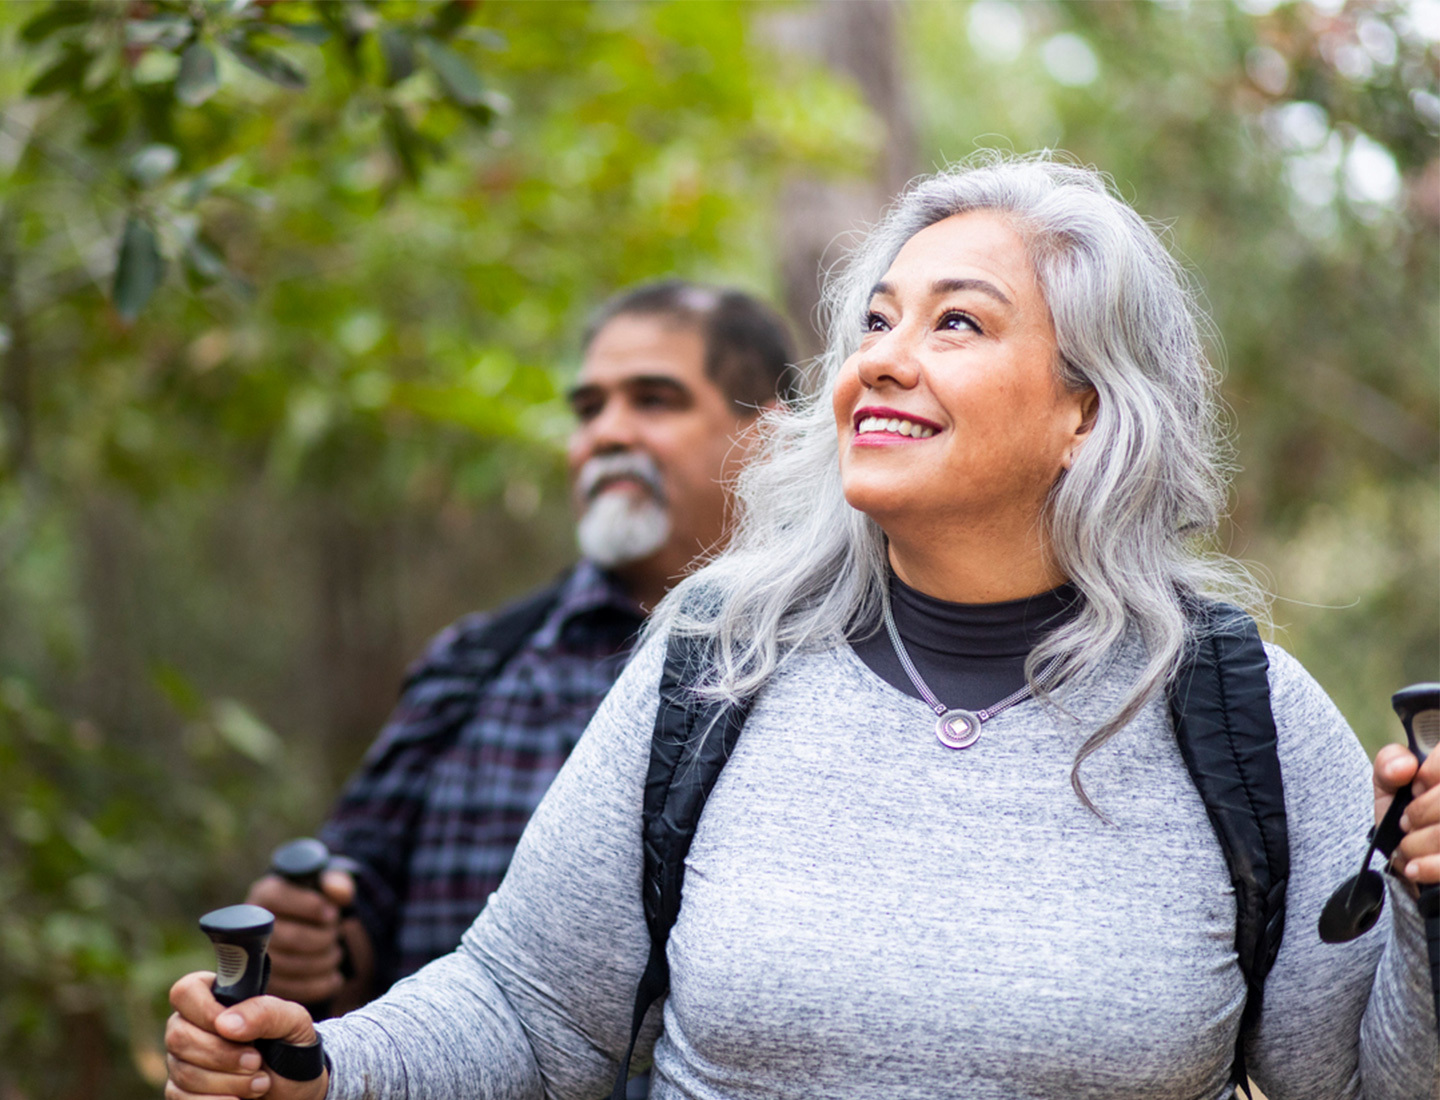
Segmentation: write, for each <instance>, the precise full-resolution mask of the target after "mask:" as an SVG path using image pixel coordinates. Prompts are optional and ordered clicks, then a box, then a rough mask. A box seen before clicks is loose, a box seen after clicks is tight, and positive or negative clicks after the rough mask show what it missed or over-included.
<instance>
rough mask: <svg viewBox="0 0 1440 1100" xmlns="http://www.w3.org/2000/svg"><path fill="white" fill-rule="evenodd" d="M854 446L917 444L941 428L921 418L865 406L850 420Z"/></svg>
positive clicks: (896, 410)
mask: <svg viewBox="0 0 1440 1100" xmlns="http://www.w3.org/2000/svg"><path fill="white" fill-rule="evenodd" d="M853 423H854V426H855V436H854V439H853V440H852V442H853V443H854V444H855V445H856V446H862V447H863V446H871V445H875V444H892V443H918V442H920V441H921V440H925V439H929V438H930V437H931V436H933V435H935V434H936V433H937V432H939V431H940V430H941V426H940V425H939V424H936V423H935V422H934V421H933V420H926V419H925V418H924V417H923V416H915V415H914V414H912V413H905V412H901V411H900V410H899V409H891V408H885V407H883V406H873V405H871V406H866V407H865V408H863V409H860V410H858V411H857V412H856V413H855V417H854V421H853Z"/></svg>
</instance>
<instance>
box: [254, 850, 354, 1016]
mask: <svg viewBox="0 0 1440 1100" xmlns="http://www.w3.org/2000/svg"><path fill="white" fill-rule="evenodd" d="M328 866H330V849H329V848H327V847H326V846H325V842H324V841H320V840H316V839H315V838H314V837H309V836H302V837H298V838H296V839H295V840H287V841H286V842H285V843H284V844H282V845H280V847H278V848H276V849H275V851H273V852H272V853H271V854H270V870H271V872H272V873H274V874H277V875H279V876H280V877H281V878H283V879H284V880H285V881H286V882H289V883H291V884H292V885H295V886H299V887H300V888H301V889H303V890H314V891H315V892H316V893H317V894H322V895H323V893H324V891H323V890H322V889H321V888H320V872H322V871H324V870H325V868H327V867H328ZM340 974H341V976H342V977H344V978H352V977H354V976H355V964H354V962H353V961H351V958H350V947H349V944H347V943H346V942H345V937H344V936H343V935H342V936H341V937H340ZM305 1009H306V1011H307V1012H309V1013H310V1016H311V1018H312V1019H315V1020H328V1019H329V1018H330V1017H331V1016H332V1015H334V1009H335V1001H334V999H333V998H326V999H325V1000H323V1001H317V1002H316V1003H315V1004H311V1005H306V1006H305Z"/></svg>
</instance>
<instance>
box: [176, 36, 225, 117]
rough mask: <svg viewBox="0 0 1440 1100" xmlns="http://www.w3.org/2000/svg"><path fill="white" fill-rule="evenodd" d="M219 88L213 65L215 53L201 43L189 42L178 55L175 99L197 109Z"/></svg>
mask: <svg viewBox="0 0 1440 1100" xmlns="http://www.w3.org/2000/svg"><path fill="white" fill-rule="evenodd" d="M219 88H220V71H219V68H218V66H217V65H216V64H215V51H214V50H212V49H211V48H210V47H209V46H207V45H205V44H204V43H202V42H191V43H190V45H188V46H186V47H185V52H184V53H183V54H181V55H180V73H179V75H178V76H176V77H175V98H176V99H178V100H179V101H180V102H181V103H183V104H185V106H187V107H198V106H200V104H202V103H204V102H205V101H206V100H207V99H209V98H210V97H211V96H212V95H214V94H215V93H216V91H218V90H219Z"/></svg>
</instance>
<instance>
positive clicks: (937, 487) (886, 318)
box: [834, 210, 1094, 549]
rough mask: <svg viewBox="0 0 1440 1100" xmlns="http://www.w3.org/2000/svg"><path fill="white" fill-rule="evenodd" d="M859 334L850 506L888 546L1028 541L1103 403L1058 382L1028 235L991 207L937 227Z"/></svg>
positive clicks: (849, 393)
mask: <svg viewBox="0 0 1440 1100" xmlns="http://www.w3.org/2000/svg"><path fill="white" fill-rule="evenodd" d="M857 320H858V319H857ZM863 323H864V325H865V331H864V336H863V339H862V341H861V344H860V349H859V350H858V351H857V352H856V353H855V354H854V355H852V356H851V357H850V358H849V359H847V360H846V361H845V364H844V366H843V367H842V368H841V371H840V376H839V379H838V380H837V382H836V386H835V397H834V407H835V423H836V428H837V430H838V431H839V437H840V472H841V479H842V484H843V486H844V491H845V499H846V500H847V501H849V502H850V504H851V506H853V507H855V508H858V509H859V510H860V511H862V512H864V513H866V514H867V515H869V516H870V517H871V518H873V519H874V520H876V522H878V523H879V524H880V526H881V527H882V528H883V529H884V530H885V531H886V532H887V533H888V534H890V536H891V538H892V541H893V540H894V539H895V538H896V535H897V532H900V531H904V532H906V533H907V534H918V535H921V537H926V538H931V537H942V538H943V537H946V536H948V535H952V534H954V533H956V532H960V531H964V532H966V533H967V534H974V533H976V532H977V531H988V532H993V533H994V534H995V535H996V536H998V537H1000V538H1002V539H1003V538H1008V537H1012V536H1011V534H1007V532H1010V533H1015V532H1019V533H1024V534H1025V535H1026V537H1028V538H1030V539H1031V540H1032V541H1033V539H1034V536H1035V531H1036V521H1037V520H1038V518H1039V516H1040V514H1041V510H1042V509H1043V507H1044V503H1045V499H1046V495H1047V493H1048V492H1049V490H1050V487H1051V485H1053V484H1054V482H1055V479H1056V478H1057V477H1058V476H1059V475H1060V472H1061V470H1062V469H1064V468H1065V467H1067V466H1068V465H1069V463H1070V459H1071V456H1072V454H1073V452H1074V451H1075V450H1076V449H1077V448H1078V447H1079V444H1080V443H1081V442H1082V441H1083V440H1084V437H1085V433H1086V432H1087V431H1088V428H1089V413H1090V412H1091V410H1092V409H1093V403H1094V394H1093V391H1089V390H1087V391H1084V392H1081V393H1073V392H1070V391H1068V390H1066V389H1065V388H1064V387H1063V386H1062V385H1061V384H1060V382H1059V380H1058V379H1057V377H1056V374H1055V363H1056V361H1057V353H1056V346H1055V329H1054V326H1053V325H1052V323H1051V320H1050V312H1049V309H1048V308H1047V307H1046V305H1045V301H1044V299H1043V298H1042V297H1041V295H1040V288H1039V286H1038V285H1037V283H1036V280H1035V271H1034V269H1033V268H1032V267H1031V264H1030V259H1029V256H1028V255H1027V253H1026V249H1025V245H1024V242H1023V241H1022V240H1021V238H1020V237H1019V236H1018V235H1017V234H1016V233H1015V231H1014V230H1013V229H1011V228H1010V225H1009V223H1008V222H1007V221H1006V219H1005V218H1003V217H1002V216H999V215H997V214H994V213H991V212H989V211H984V210H978V211H971V212H969V213H966V214H957V215H955V216H953V217H950V218H946V219H945V220H944V221H941V222H937V223H935V224H934V225H931V226H929V227H928V228H926V229H924V230H922V231H921V232H919V233H917V234H916V235H915V236H913V237H911V238H910V240H909V241H908V242H906V244H905V247H904V248H902V249H901V250H900V253H899V255H897V256H896V257H895V262H894V263H892V264H891V265H890V270H889V271H887V272H886V273H885V277H884V279H883V280H882V281H881V282H880V283H878V284H877V285H876V286H875V289H874V293H873V295H872V297H871V299H870V305H869V311H868V313H867V314H866V316H865V318H864V320H863ZM1000 548H1001V549H1003V547H1000Z"/></svg>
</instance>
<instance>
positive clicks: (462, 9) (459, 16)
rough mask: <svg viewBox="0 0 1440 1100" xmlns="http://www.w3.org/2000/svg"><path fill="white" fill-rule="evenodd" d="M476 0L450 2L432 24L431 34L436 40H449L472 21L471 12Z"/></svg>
mask: <svg viewBox="0 0 1440 1100" xmlns="http://www.w3.org/2000/svg"><path fill="white" fill-rule="evenodd" d="M474 6H475V0H449V2H448V3H446V4H445V5H443V6H442V7H441V8H440V10H439V11H437V12H436V13H435V18H434V19H433V20H432V21H431V23H430V33H431V34H433V35H434V36H435V37H436V38H449V37H450V36H451V35H452V34H454V33H455V32H456V31H458V30H459V29H460V28H461V27H463V26H464V25H465V24H466V22H468V21H469V19H470V10H471V9H472V8H473V7H474Z"/></svg>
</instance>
